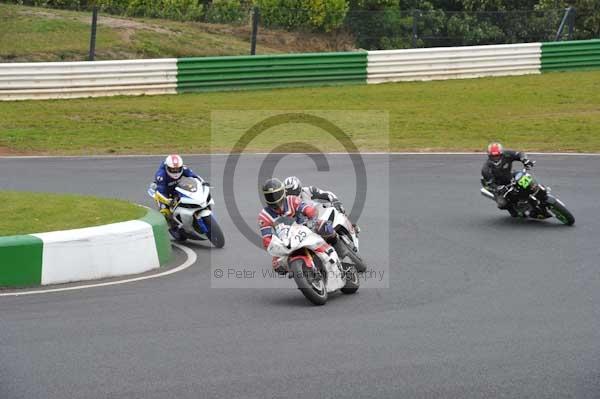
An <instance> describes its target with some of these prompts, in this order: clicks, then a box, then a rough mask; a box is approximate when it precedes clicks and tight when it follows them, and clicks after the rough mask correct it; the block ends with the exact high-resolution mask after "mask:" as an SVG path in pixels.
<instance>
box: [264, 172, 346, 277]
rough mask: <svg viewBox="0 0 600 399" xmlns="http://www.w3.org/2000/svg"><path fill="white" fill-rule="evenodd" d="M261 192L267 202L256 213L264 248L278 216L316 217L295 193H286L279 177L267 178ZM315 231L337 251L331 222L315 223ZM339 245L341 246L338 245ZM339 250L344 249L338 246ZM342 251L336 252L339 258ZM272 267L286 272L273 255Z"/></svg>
mask: <svg viewBox="0 0 600 399" xmlns="http://www.w3.org/2000/svg"><path fill="white" fill-rule="evenodd" d="M262 193H263V196H264V199H265V202H266V203H267V206H265V207H264V208H263V209H262V210H261V211H260V213H259V214H258V227H259V229H260V234H261V237H262V244H263V247H264V248H265V249H267V248H268V247H269V244H270V243H271V239H272V237H273V225H274V224H275V221H276V220H277V218H279V217H280V216H287V217H295V218H296V220H297V221H298V222H301V221H303V219H304V218H308V219H310V220H315V219H316V217H317V210H316V209H315V208H314V207H313V206H311V205H309V204H307V203H306V202H304V201H302V199H301V198H300V197H298V196H295V195H289V196H288V195H286V190H285V186H284V184H283V183H282V182H281V180H279V179H275V178H273V179H268V180H267V181H266V182H265V184H264V185H263V187H262ZM316 227H317V233H318V234H319V235H321V236H322V237H323V238H324V239H325V240H326V241H327V242H329V243H331V244H332V245H333V246H334V248H335V249H336V251H338V248H337V247H338V246H337V245H336V243H337V241H338V240H337V234H336V233H335V231H334V230H333V226H332V225H331V222H329V221H328V222H325V223H321V224H320V225H317V226H316ZM340 247H341V246H340ZM340 251H344V249H343V248H340ZM343 253H344V252H338V254H340V259H341V258H342V256H341V255H342V254H343ZM272 266H273V269H274V270H275V271H276V272H278V273H280V274H286V273H287V268H286V267H285V265H281V264H280V263H279V258H277V257H273V259H272Z"/></svg>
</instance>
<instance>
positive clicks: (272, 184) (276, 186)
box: [262, 179, 285, 208]
mask: <svg viewBox="0 0 600 399" xmlns="http://www.w3.org/2000/svg"><path fill="white" fill-rule="evenodd" d="M262 191H263V195H264V196H265V202H266V203H267V204H269V206H270V207H271V208H280V207H281V205H282V204H283V201H285V186H284V185H283V183H282V182H281V180H279V179H269V180H267V181H266V182H265V184H263V187H262Z"/></svg>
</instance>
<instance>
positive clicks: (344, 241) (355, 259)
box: [339, 235, 367, 273]
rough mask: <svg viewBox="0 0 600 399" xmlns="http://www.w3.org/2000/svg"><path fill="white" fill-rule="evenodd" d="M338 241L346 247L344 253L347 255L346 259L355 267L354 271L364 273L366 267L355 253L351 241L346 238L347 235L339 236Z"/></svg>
mask: <svg viewBox="0 0 600 399" xmlns="http://www.w3.org/2000/svg"><path fill="white" fill-rule="evenodd" d="M339 239H340V241H341V242H342V245H344V246H345V247H346V252H347V253H348V257H349V258H350V260H352V263H354V266H356V270H357V271H358V272H359V273H364V272H366V271H367V265H366V264H365V262H364V261H363V260H362V258H361V257H360V255H359V254H358V253H356V251H355V248H354V243H353V242H352V239H351V238H350V237H348V236H347V235H339Z"/></svg>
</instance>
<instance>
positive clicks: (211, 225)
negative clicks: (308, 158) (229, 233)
mask: <svg viewBox="0 0 600 399" xmlns="http://www.w3.org/2000/svg"><path fill="white" fill-rule="evenodd" d="M202 221H203V222H204V225H205V226H206V228H207V230H208V233H206V236H207V237H208V240H209V241H210V242H211V244H212V245H214V246H215V248H223V247H224V246H225V236H224V235H223V231H222V230H221V226H219V224H218V223H217V221H216V220H215V218H214V217H213V216H212V215H209V216H204V217H203V218H202Z"/></svg>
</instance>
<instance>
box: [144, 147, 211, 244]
mask: <svg viewBox="0 0 600 399" xmlns="http://www.w3.org/2000/svg"><path fill="white" fill-rule="evenodd" d="M182 177H193V178H196V179H198V180H200V181H201V182H202V184H208V183H206V182H205V181H204V179H202V178H201V177H200V176H198V175H197V174H196V173H194V171H193V170H191V169H190V168H188V167H187V166H185V164H184V163H183V159H182V158H181V156H179V155H177V154H172V155H169V156H167V157H166V158H165V160H164V161H163V162H162V163H161V164H160V166H159V167H158V170H157V171H156V173H155V174H154V183H155V184H156V193H155V194H154V199H155V200H156V202H157V203H158V205H159V207H160V213H162V214H163V215H164V216H165V219H166V220H167V223H168V224H169V227H170V229H171V233H174V236H177V233H178V225H177V223H176V222H175V221H174V220H173V218H172V212H171V207H172V206H173V204H174V203H175V199H174V198H173V197H174V194H175V187H177V183H178V182H179V179H181V178H182Z"/></svg>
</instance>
